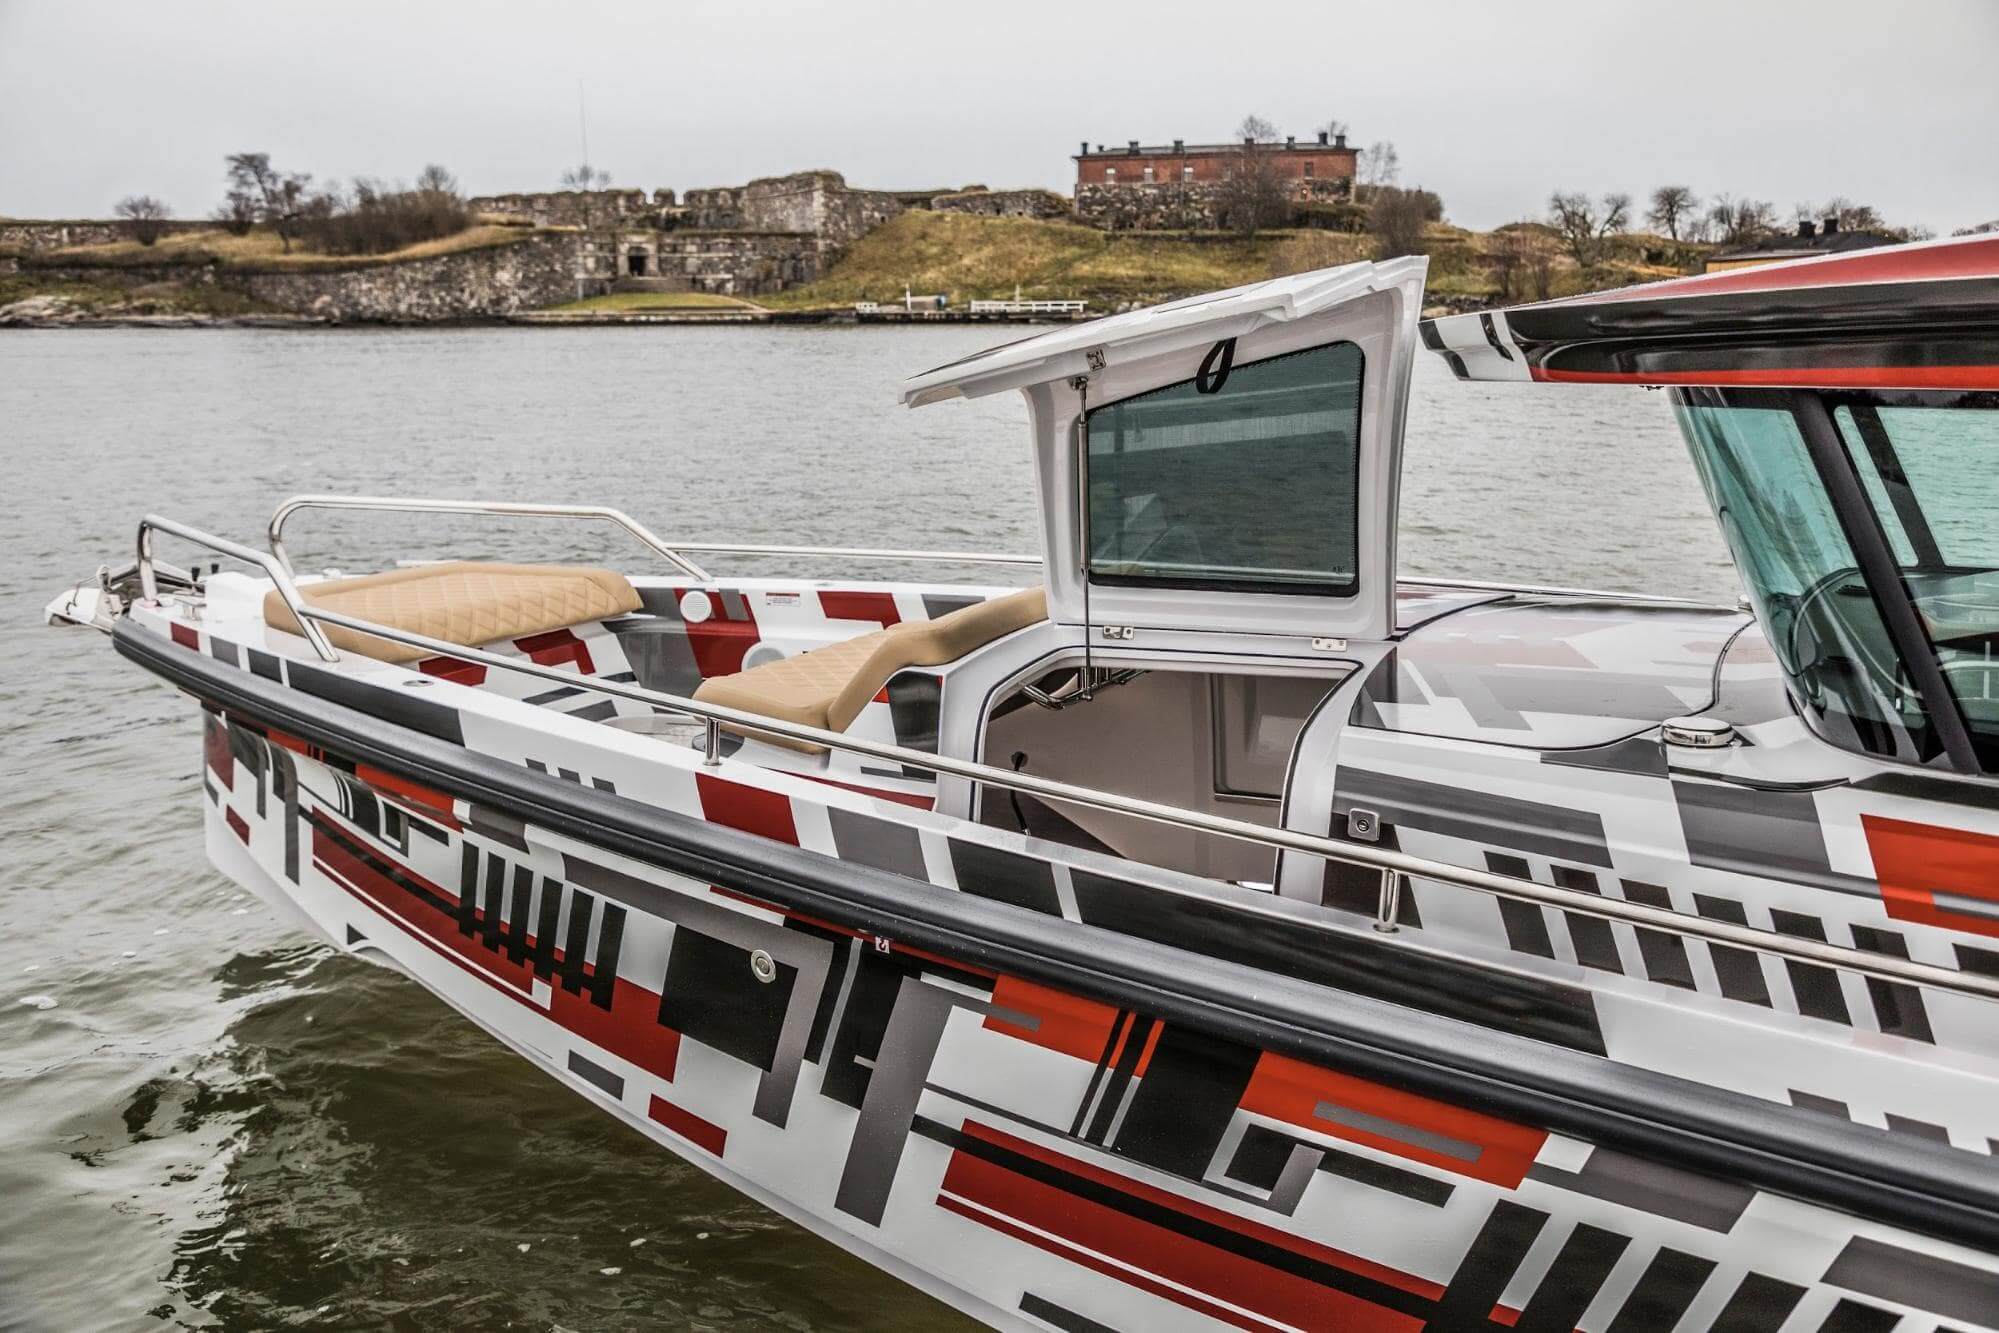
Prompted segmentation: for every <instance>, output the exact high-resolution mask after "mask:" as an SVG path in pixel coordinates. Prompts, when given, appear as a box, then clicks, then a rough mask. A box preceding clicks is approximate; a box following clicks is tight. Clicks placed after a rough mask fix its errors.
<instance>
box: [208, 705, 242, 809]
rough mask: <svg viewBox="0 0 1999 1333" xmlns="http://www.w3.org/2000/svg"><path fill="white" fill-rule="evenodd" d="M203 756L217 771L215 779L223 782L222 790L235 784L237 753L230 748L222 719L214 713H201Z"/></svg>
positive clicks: (210, 766)
mask: <svg viewBox="0 0 1999 1333" xmlns="http://www.w3.org/2000/svg"><path fill="white" fill-rule="evenodd" d="M201 758H202V762H203V763H205V764H207V765H208V766H209V768H211V769H213V770H214V771H215V780H216V781H217V782H220V783H221V784H222V790H224V791H228V790H230V789H231V788H232V787H233V786H234V785H235V782H236V754H235V751H233V750H231V749H230V748H229V733H228V731H227V730H225V729H224V727H223V725H222V719H221V718H219V717H217V716H215V714H213V713H203V714H202V715H201Z"/></svg>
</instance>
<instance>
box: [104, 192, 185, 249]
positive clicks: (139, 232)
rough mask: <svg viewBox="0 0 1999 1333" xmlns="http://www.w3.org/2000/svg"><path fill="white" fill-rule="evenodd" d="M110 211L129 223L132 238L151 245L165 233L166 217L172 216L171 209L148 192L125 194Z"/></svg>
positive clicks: (141, 243)
mask: <svg viewBox="0 0 1999 1333" xmlns="http://www.w3.org/2000/svg"><path fill="white" fill-rule="evenodd" d="M111 211H112V212H113V213H115V214H117V215H118V216H119V217H121V218H124V219H125V221H126V222H128V223H130V224H131V226H130V227H129V230H130V231H131V233H132V239H133V240H135V241H137V242H138V243H139V244H140V245H151V244H152V243H153V242H154V241H157V240H159V239H160V237H161V236H163V235H165V234H166V230H167V227H166V222H167V219H168V218H170V217H172V216H173V210H172V209H170V208H168V207H167V206H166V205H165V204H163V203H161V202H160V201H159V200H157V199H155V198H153V196H151V195H150V194H133V195H127V196H126V197H125V198H123V199H120V200H119V201H118V203H117V205H116V206H115V207H114V208H113V209H112V210H111Z"/></svg>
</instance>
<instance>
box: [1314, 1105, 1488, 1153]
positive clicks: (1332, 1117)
mask: <svg viewBox="0 0 1999 1333" xmlns="http://www.w3.org/2000/svg"><path fill="white" fill-rule="evenodd" d="M1312 1114H1313V1115H1315V1116H1317V1117H1318V1118H1319V1119H1321V1120H1325V1121H1328V1122H1330V1123H1332V1124H1335V1125H1344V1126H1345V1127H1346V1128H1348V1129H1357V1130H1359V1131H1360V1132H1361V1133H1363V1134H1373V1135H1376V1136H1378V1137H1380V1138H1384V1139H1394V1140H1395V1141H1396V1142H1397V1143H1406V1144H1408V1145H1409V1146H1410V1147H1412V1148H1422V1149H1424V1150H1425V1151H1428V1152H1438V1153H1442V1154H1443V1155H1444V1156H1446V1157H1451V1158H1455V1159H1456V1160H1458V1161H1460V1162H1476V1161H1477V1160H1478V1159H1479V1157H1480V1155H1481V1154H1483V1153H1484V1152H1485V1149H1484V1148H1483V1147H1481V1146H1480V1145H1479V1144H1476V1143H1466V1142H1465V1141H1464V1140H1463V1139H1454V1138H1450V1137H1449V1136H1447V1135H1443V1134H1438V1133H1436V1132H1435V1131H1433V1130H1428V1129H1419V1128H1417V1127H1416V1126H1414V1125H1405V1124H1402V1123H1401V1122H1399V1121H1395V1120H1388V1119H1385V1118H1384V1117H1382V1116H1378V1115H1369V1114H1368V1113H1367V1112H1366V1111H1356V1110H1354V1109H1353V1108H1352V1107H1351V1106H1341V1105H1339V1104H1338V1103H1336V1102H1320V1103H1319V1104H1318V1106H1316V1107H1314V1108H1313V1110H1312Z"/></svg>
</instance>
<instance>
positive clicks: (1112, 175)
mask: <svg viewBox="0 0 1999 1333" xmlns="http://www.w3.org/2000/svg"><path fill="white" fill-rule="evenodd" d="M1104 183H1105V184H1106V185H1115V184H1116V183H1117V168H1116V167H1105V168H1104Z"/></svg>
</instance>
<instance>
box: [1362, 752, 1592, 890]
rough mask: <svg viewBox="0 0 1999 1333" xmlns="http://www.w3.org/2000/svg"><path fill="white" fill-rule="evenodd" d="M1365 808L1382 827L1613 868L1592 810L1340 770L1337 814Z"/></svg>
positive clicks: (1433, 783) (1364, 770) (1402, 778)
mask: <svg viewBox="0 0 1999 1333" xmlns="http://www.w3.org/2000/svg"><path fill="white" fill-rule="evenodd" d="M1356 805H1359V806H1365V807H1367V808H1369V809H1372V810H1374V811H1375V813H1377V814H1378V815H1380V816H1381V819H1382V821H1383V822H1384V823H1387V824H1394V825H1407V826H1408V827H1410V828H1412V829H1421V830H1423V831H1425V832H1428V833H1439V834H1443V835H1444V836H1446V837H1452V838H1463V839H1465V840H1466V841H1468V842H1476V843H1481V844H1483V845H1485V846H1488V847H1506V848H1510V849H1512V850H1514V851H1521V852H1529V853H1532V854H1534V855H1536V856H1546V857H1552V858H1554V859H1556V860H1560V861H1577V862H1580V863H1582V864H1583V865H1592V866H1603V867H1605V868H1608V867H1609V866H1610V846H1609V844H1608V842H1607V841H1606V840H1605V838H1604V832H1603V818H1602V816H1600V815H1598V814H1597V813H1596V812H1595V811H1593V810H1570V809H1566V808H1564V807H1562V806H1556V805H1543V804H1542V803H1540V802H1539V801H1523V800H1520V799H1519V798H1517V797H1513V796H1498V795H1494V794H1493V793H1491V792H1482V791H1469V790H1466V789H1465V788H1463V787H1446V786H1443V785H1442V784H1440V783H1435V782H1424V781H1422V780H1421V779H1418V778H1405V777H1397V776H1394V775H1392V774H1388V773H1375V772H1370V771H1369V770H1366V769H1358V768H1345V767H1343V768H1341V769H1340V776H1339V791H1338V794H1337V796H1336V797H1335V801H1334V813H1336V814H1342V813H1345V812H1346V811H1347V810H1349V809H1351V808H1352V807H1353V806H1356Z"/></svg>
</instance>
